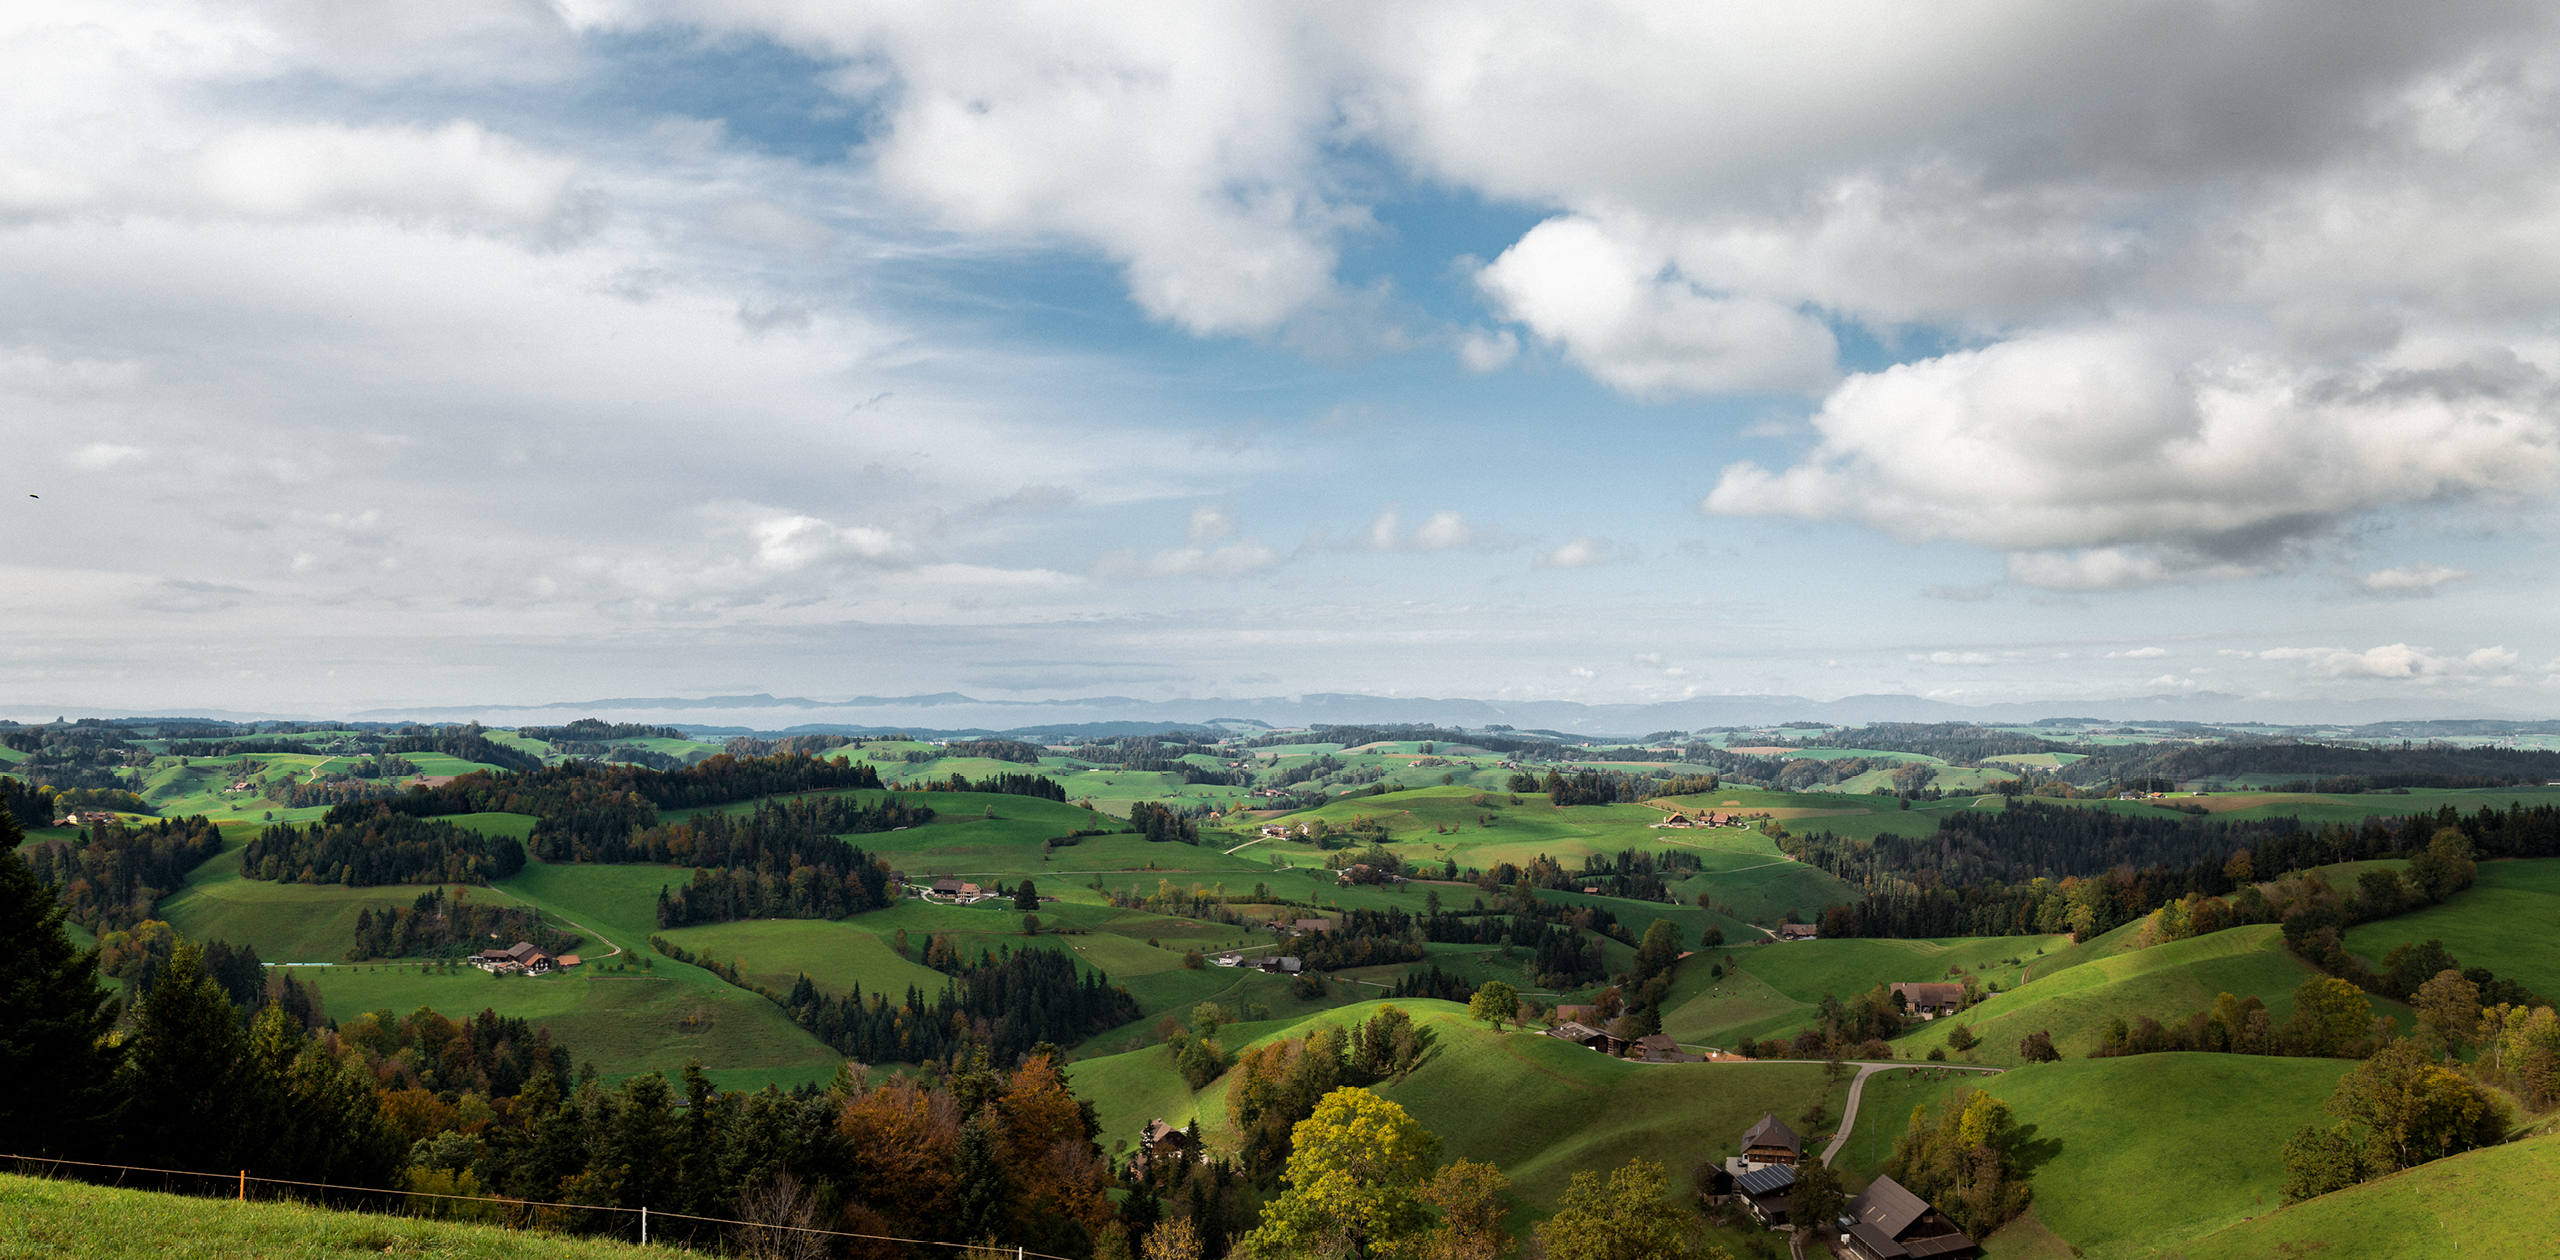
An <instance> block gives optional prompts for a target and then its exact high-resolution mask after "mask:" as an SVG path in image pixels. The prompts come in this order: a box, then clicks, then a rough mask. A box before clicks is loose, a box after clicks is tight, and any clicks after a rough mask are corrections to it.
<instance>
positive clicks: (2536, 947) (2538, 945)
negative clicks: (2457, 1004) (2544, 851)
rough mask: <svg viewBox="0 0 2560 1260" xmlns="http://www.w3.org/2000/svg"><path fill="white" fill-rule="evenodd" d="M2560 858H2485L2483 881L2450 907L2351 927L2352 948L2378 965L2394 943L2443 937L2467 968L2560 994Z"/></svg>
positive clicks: (2455, 898) (2541, 991)
mask: <svg viewBox="0 0 2560 1260" xmlns="http://www.w3.org/2000/svg"><path fill="white" fill-rule="evenodd" d="M2553 922H2560V858H2530V859H2517V860H2513V861H2505V862H2483V863H2481V864H2480V878H2479V882H2477V883H2475V884H2473V885H2472V886H2471V887H2469V888H2467V889H2464V890H2463V891H2461V892H2458V893H2455V894H2454V895H2453V896H2451V897H2449V898H2446V899H2445V902H2444V904H2443V905H2440V906H2428V907H2426V908H2425V909H2422V910H2412V911H2410V912H2409V913H2407V914H2403V915H2398V916H2395V917H2393V918H2388V919H2380V920H2376V921H2375V922H2372V923H2367V924H2363V925H2361V926H2358V927H2354V928H2350V929H2348V931H2347V935H2346V945H2347V948H2348V949H2351V950H2354V951H2355V952H2356V953H2359V954H2362V955H2364V956H2365V957H2366V958H2368V959H2371V960H2372V961H2373V962H2375V963H2377V964H2378V963H2380V962H2381V961H2382V956H2383V955H2385V954H2388V953H2390V952H2391V947H2392V946H2394V945H2398V944H2401V943H2403V942H2410V941H2426V940H2439V941H2443V942H2444V947H2445V948H2446V949H2448V950H2451V951H2452V952H2453V956H2454V957H2455V958H2457V959H2459V960H2461V962H2462V965H2463V966H2466V967H2486V968H2488V969H2489V970H2491V971H2494V972H2496V973H2497V974H2499V975H2500V976H2508V977H2513V978H2514V979H2517V980H2520V981H2523V982H2524V985H2525V987H2527V988H2529V989H2532V990H2533V991H2534V992H2536V993H2539V994H2542V995H2544V996H2546V997H2549V996H2551V995H2554V994H2560V940H2555V939H2554V938H2553V936H2552V934H2551V933H2550V932H2549V931H2548V930H2547V925H2549V924H2551V923H2553Z"/></svg>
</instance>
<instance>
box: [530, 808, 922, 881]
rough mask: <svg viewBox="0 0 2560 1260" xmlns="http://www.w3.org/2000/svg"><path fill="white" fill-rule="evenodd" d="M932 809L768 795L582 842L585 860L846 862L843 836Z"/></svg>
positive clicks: (901, 822)
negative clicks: (739, 809)
mask: <svg viewBox="0 0 2560 1260" xmlns="http://www.w3.org/2000/svg"><path fill="white" fill-rule="evenodd" d="M933 818H934V813H933V807H932V806H930V805H925V804H922V803H919V802H917V801H916V800H914V799H913V798H912V797H909V796H904V795H900V794H898V793H894V792H892V793H889V794H887V795H885V796H880V797H875V798H873V799H872V800H870V801H867V802H866V801H865V800H863V799H862V798H861V797H858V796H820V797H803V798H799V799H796V800H775V801H761V802H758V803H757V805H756V807H755V808H754V809H752V810H750V811H748V812H746V813H733V812H729V811H725V810H712V811H705V812H703V813H699V814H695V815H693V816H692V817H690V818H687V819H685V820H684V821H683V822H678V823H663V824H658V825H655V826H650V827H646V828H643V829H641V830H638V831H633V832H630V833H628V834H626V835H622V836H616V837H613V838H610V839H607V840H603V841H601V842H599V843H596V844H593V845H582V846H579V847H577V848H575V849H573V850H571V852H570V853H569V854H568V855H567V856H569V858H570V859H571V860H573V861H579V862H648V863H654V864H657V865H662V866H707V867H731V866H743V867H750V868H754V867H762V866H766V865H771V866H775V867H778V868H780V869H782V870H785V871H788V870H789V869H790V868H791V865H792V864H793V863H794V862H805V863H809V864H812V865H817V864H826V863H833V864H835V865H838V866H842V865H844V863H845V862H846V861H847V859H846V856H845V855H846V852H847V849H846V846H845V843H844V842H843V841H841V840H838V839H836V837H837V836H843V835H858V834H865V833H869V832H876V831H895V830H898V829H900V828H903V827H916V826H922V825H923V824H925V823H928V822H931V821H933Z"/></svg>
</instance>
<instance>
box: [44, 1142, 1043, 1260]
mask: <svg viewBox="0 0 2560 1260" xmlns="http://www.w3.org/2000/svg"><path fill="white" fill-rule="evenodd" d="M0 1160H7V1161H13V1162H15V1163H16V1164H17V1165H18V1166H19V1168H20V1170H21V1171H22V1172H26V1175H29V1176H49V1175H50V1171H51V1170H53V1169H56V1168H95V1169H103V1170H108V1171H113V1172H118V1173H151V1174H154V1175H157V1176H163V1177H197V1178H202V1179H205V1180H207V1181H215V1182H221V1183H223V1184H224V1185H236V1186H237V1187H238V1191H237V1193H236V1194H235V1196H234V1197H235V1198H236V1199H237V1200H238V1201H240V1202H244V1203H245V1202H247V1201H248V1200H249V1187H251V1186H292V1187H296V1188H299V1189H307V1190H327V1191H334V1192H337V1193H342V1194H359V1195H373V1196H380V1197H383V1198H388V1199H399V1200H403V1201H406V1200H411V1199H443V1200H452V1201H456V1202H462V1203H488V1204H494V1205H496V1206H498V1207H499V1208H501V1209H504V1210H505V1212H506V1214H507V1221H508V1222H510V1223H512V1222H514V1221H518V1220H527V1219H531V1218H530V1217H529V1216H528V1215H527V1213H528V1210H529V1209H534V1208H547V1209H553V1210H556V1211H559V1212H563V1213H567V1212H619V1213H622V1214H624V1216H625V1217H626V1218H630V1219H633V1220H635V1221H636V1222H637V1223H638V1225H639V1227H640V1243H641V1245H642V1246H647V1245H648V1243H649V1227H650V1225H651V1224H652V1223H653V1222H657V1221H691V1222H694V1223H696V1224H702V1225H735V1226H739V1227H742V1228H744V1229H748V1230H773V1231H775V1232H777V1233H791V1234H813V1235H822V1236H824V1237H828V1238H855V1239H861V1240H864V1241H868V1242H893V1243H908V1244H912V1245H914V1246H919V1247H951V1248H955V1249H957V1250H960V1251H965V1252H972V1253H976V1254H978V1255H982V1256H986V1257H989V1260H1000V1258H1001V1257H1003V1256H1005V1255H1007V1254H1008V1253H1009V1254H1010V1255H1011V1257H1012V1260H1074V1257H1071V1256H1055V1255H1050V1254H1049V1253H1047V1252H1044V1251H1032V1250H1029V1249H1027V1248H1023V1247H1005V1246H1001V1245H997V1244H993V1243H986V1242H975V1243H964V1242H944V1241H941V1240H939V1239H932V1238H900V1237H898V1236H896V1235H894V1234H862V1233H855V1232H853V1231H851V1230H842V1229H820V1228H818V1227H816V1226H813V1225H784V1224H777V1223H775V1222H771V1221H742V1220H738V1219H736V1218H734V1217H726V1216H696V1215H694V1214H692V1213H690V1212H664V1211H659V1210H657V1209H655V1208H649V1207H621V1206H618V1205H614V1204H602V1203H553V1202H547V1201H544V1200H540V1199H516V1198H509V1197H506V1196H504V1195H482V1194H442V1193H436V1192H432V1191H424V1190H389V1189H385V1188H383V1187H381V1186H343V1185H336V1184H333V1183H330V1182H325V1181H294V1180H290V1179H287V1178H282V1177H252V1176H250V1175H249V1170H247V1169H245V1168H244V1169H241V1170H240V1171H239V1172H237V1173H209V1172H197V1171H194V1170H192V1169H185V1168H144V1167H141V1166H140V1165H136V1164H101V1163H95V1162H92V1161H89V1160H80V1159H55V1158H52V1157H50V1156H37V1155H9V1154H0ZM30 1169H34V1170H41V1171H32V1172H27V1171H26V1170H30ZM122 1180H123V1179H122V1178H121V1177H119V1178H117V1181H118V1182H121V1181H122ZM476 1223H479V1224H489V1223H491V1222H486V1221H482V1222H476ZM518 1228H523V1227H522V1226H518Z"/></svg>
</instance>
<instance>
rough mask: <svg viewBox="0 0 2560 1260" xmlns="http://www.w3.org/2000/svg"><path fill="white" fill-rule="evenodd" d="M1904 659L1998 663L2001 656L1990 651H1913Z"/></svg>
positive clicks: (1940, 662) (1947, 662)
mask: <svg viewBox="0 0 2560 1260" xmlns="http://www.w3.org/2000/svg"><path fill="white" fill-rule="evenodd" d="M1904 659H1906V660H1910V661H1926V662H1928V663H1929V664H1931V665H1997V664H1999V663H2000V658H1999V657H1996V656H1993V655H1992V654H1990V653H1988V652H1927V653H1922V652H1913V653H1911V654H1910V655H1908V656H1907V657H1905V658H1904Z"/></svg>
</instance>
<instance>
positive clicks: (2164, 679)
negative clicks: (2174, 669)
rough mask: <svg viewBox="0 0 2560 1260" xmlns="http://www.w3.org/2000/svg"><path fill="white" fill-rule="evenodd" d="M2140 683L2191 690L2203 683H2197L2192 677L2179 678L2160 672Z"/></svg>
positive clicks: (2147, 685) (2178, 689) (2175, 689)
mask: <svg viewBox="0 0 2560 1260" xmlns="http://www.w3.org/2000/svg"><path fill="white" fill-rule="evenodd" d="M2142 685H2143V686H2145V687H2166V688H2168V689H2169V690H2171V691H2193V690H2195V689H2196V688H2198V687H2200V686H2203V685H2204V684H2202V683H2199V682H2197V681H2196V680H2195V679H2192V678H2180V677H2178V676H2177V675H2176V674H2162V675H2160V676H2159V677H2157V678H2154V679H2152V680H2151V681H2149V682H2146V683H2144V684H2142Z"/></svg>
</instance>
